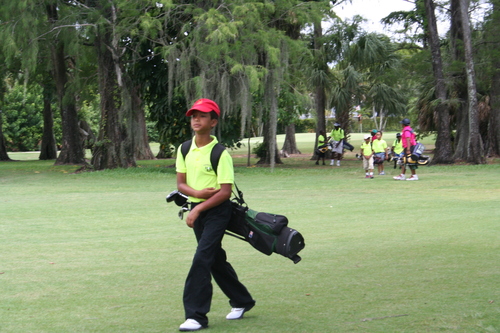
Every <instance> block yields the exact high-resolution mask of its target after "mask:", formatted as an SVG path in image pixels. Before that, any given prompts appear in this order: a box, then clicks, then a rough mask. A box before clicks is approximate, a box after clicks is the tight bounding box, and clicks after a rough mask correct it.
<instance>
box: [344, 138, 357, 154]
mask: <svg viewBox="0 0 500 333" xmlns="http://www.w3.org/2000/svg"><path fill="white" fill-rule="evenodd" d="M342 141H344V149H347V150H349V151H353V150H354V146H353V145H351V144H350V143H349V142H347V140H346V139H342Z"/></svg>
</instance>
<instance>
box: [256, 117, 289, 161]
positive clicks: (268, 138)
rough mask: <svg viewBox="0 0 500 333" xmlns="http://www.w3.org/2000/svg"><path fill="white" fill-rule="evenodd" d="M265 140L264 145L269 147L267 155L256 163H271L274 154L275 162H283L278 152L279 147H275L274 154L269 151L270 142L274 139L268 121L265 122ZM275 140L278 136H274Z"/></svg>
mask: <svg viewBox="0 0 500 333" xmlns="http://www.w3.org/2000/svg"><path fill="white" fill-rule="evenodd" d="M262 135H263V142H262V144H263V145H264V147H267V149H266V157H264V158H261V159H260V160H258V161H257V163H256V164H265V165H271V155H274V163H273V164H283V162H282V161H281V159H280V157H279V154H278V149H277V148H276V145H274V147H275V151H274V154H270V153H269V146H270V144H269V142H270V141H271V140H272V138H271V130H270V124H269V123H268V122H266V123H264V130H263V133H262ZM274 140H275V141H276V136H275V137H274Z"/></svg>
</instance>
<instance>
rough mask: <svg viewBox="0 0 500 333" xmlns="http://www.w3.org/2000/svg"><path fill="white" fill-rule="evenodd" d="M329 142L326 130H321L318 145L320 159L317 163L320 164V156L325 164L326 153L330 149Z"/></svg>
mask: <svg viewBox="0 0 500 333" xmlns="http://www.w3.org/2000/svg"><path fill="white" fill-rule="evenodd" d="M327 143H328V140H327V138H326V134H325V131H323V130H320V131H319V136H318V147H317V155H318V159H317V160H316V165H319V159H320V158H322V159H323V165H325V155H326V151H325V150H327V149H328V147H327V146H326V144H327ZM322 148H323V149H322Z"/></svg>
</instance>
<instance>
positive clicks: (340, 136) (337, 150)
mask: <svg viewBox="0 0 500 333" xmlns="http://www.w3.org/2000/svg"><path fill="white" fill-rule="evenodd" d="M333 126H334V128H333V129H332V132H331V133H330V138H331V139H332V140H333V144H332V160H331V162H330V165H334V164H335V158H338V161H337V166H340V160H341V159H342V155H343V153H344V141H343V140H344V138H345V135H344V130H343V129H342V128H340V124H339V123H335V124H333Z"/></svg>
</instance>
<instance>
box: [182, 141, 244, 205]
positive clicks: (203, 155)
mask: <svg viewBox="0 0 500 333" xmlns="http://www.w3.org/2000/svg"><path fill="white" fill-rule="evenodd" d="M211 138H212V142H210V143H209V144H208V145H206V146H203V147H200V148H198V147H197V146H196V143H195V139H194V138H193V142H192V143H191V147H190V148H189V152H188V154H187V155H186V160H184V156H182V153H181V147H180V146H179V148H178V150H177V158H176V160H175V170H176V171H177V172H178V173H185V174H186V183H187V185H188V186H189V187H191V188H193V189H195V190H202V189H205V188H208V187H215V188H217V189H220V188H221V186H220V184H234V169H233V159H232V158H231V155H229V153H228V152H227V150H224V151H223V152H222V154H221V156H220V160H219V165H218V167H217V174H216V173H215V171H214V170H213V169H212V164H211V163H210V154H211V152H212V148H213V147H214V146H215V144H216V143H217V142H218V141H217V138H216V137H215V136H212V135H211ZM189 200H190V201H191V202H202V201H205V199H200V198H195V197H191V196H190V197H189Z"/></svg>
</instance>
